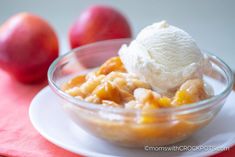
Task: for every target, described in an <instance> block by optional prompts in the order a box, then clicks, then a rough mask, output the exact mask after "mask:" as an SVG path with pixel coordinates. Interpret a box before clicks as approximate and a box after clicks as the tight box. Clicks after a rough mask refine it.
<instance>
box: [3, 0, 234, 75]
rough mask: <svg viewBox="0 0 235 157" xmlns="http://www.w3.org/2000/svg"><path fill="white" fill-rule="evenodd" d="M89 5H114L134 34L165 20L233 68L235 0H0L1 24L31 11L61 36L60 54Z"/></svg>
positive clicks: (64, 50) (65, 48) (67, 48)
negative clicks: (14, 16)
mask: <svg viewBox="0 0 235 157" xmlns="http://www.w3.org/2000/svg"><path fill="white" fill-rule="evenodd" d="M92 4H106V5H110V6H114V7H115V8H117V9H118V10H120V11H121V12H122V13H123V14H124V15H126V17H127V18H128V19H129V22H130V24H131V26H132V29H133V34H134V37H135V35H136V34H137V33H138V32H139V31H140V29H142V28H143V27H145V26H146V25H149V24H152V23H154V22H156V21H160V20H167V21H168V22H169V23H170V24H172V25H175V26H178V27H180V28H182V29H184V30H185V31H187V32H188V33H189V34H191V35H192V36H193V37H194V39H195V40H196V41H197V43H198V45H199V46H200V47H201V48H202V49H205V50H208V51H209V52H212V53H214V54H216V55H218V56H220V57H221V58H223V59H224V60H225V61H226V63H228V64H229V65H230V66H231V68H232V69H233V70H234V71H235V47H233V46H234V45H235V8H234V7H235V1H233V0H223V1H222V0H177V1H172V0H68V1H65V0H64V1H62V0H57V1H56V0H50V1H48V0H40V1H39V0H38V1H35V0H34V1H31V0H20V1H19V0H0V24H2V23H3V22H4V21H5V20H6V19H7V18H9V17H10V16H12V15H14V14H16V13H18V12H25V11H26V12H32V13H35V14H38V15H40V16H42V17H43V18H44V19H46V20H48V21H49V23H50V24H51V25H52V26H53V27H54V28H55V30H56V32H57V34H58V36H59V38H60V53H65V52H67V51H68V50H69V46H68V45H69V44H68V37H67V33H68V29H69V27H70V25H71V24H72V23H73V22H74V20H75V19H76V18H77V17H78V16H79V15H80V13H81V12H82V11H83V10H84V9H85V8H87V7H88V6H90V5H92Z"/></svg>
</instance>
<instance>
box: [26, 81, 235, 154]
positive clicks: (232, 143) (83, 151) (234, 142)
mask: <svg viewBox="0 0 235 157" xmlns="http://www.w3.org/2000/svg"><path fill="white" fill-rule="evenodd" d="M46 92H52V90H51V89H50V87H49V85H47V86H45V87H44V88H42V89H41V90H40V91H39V92H38V93H37V94H36V95H35V96H34V97H33V99H32V100H31V102H30V106H29V109H28V115H29V120H30V122H31V124H32V126H33V127H34V128H35V130H36V131H37V132H38V133H39V134H40V135H41V136H42V137H44V138H45V139H46V140H48V141H49V142H51V143H53V144H55V145H56V146H58V147H60V148H62V149H65V150H67V151H69V152H72V153H75V154H77V155H85V156H95V157H117V156H114V155H111V156H110V155H105V154H101V153H98V152H94V151H89V150H86V149H83V148H79V149H75V148H74V147H70V146H68V145H66V144H63V142H61V141H59V140H57V139H55V138H53V137H50V136H49V135H48V134H47V133H46V132H45V131H43V130H42V129H41V128H40V127H39V126H38V125H37V124H36V122H35V121H34V118H33V116H34V115H33V106H34V104H36V103H37V99H38V97H39V96H40V95H43V93H46ZM231 93H235V92H234V91H232V92H231ZM231 93H230V94H231ZM53 94H54V93H53ZM233 146H235V140H231V141H230V142H228V143H227V144H224V147H228V148H231V147H233ZM221 152H224V151H206V152H203V153H200V154H195V155H191V157H198V156H202V155H203V156H211V155H216V154H219V153H221Z"/></svg>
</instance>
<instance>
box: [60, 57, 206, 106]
mask: <svg viewBox="0 0 235 157" xmlns="http://www.w3.org/2000/svg"><path fill="white" fill-rule="evenodd" d="M62 89H63V90H64V91H65V92H66V93H68V94H69V95H71V96H73V97H76V98H79V99H82V100H85V101H88V102H91V103H95V104H101V105H104V106H112V107H123V108H130V109H143V110H145V109H158V108H168V107H176V106H181V105H187V104H191V103H195V102H198V101H201V100H203V99H206V98H208V97H209V95H208V94H207V92H206V90H205V87H204V82H203V80H201V79H192V80H188V81H186V82H185V83H183V84H182V85H181V86H180V88H179V89H178V90H177V91H176V92H175V95H174V96H173V97H167V96H164V95H160V94H158V93H157V92H155V91H153V90H152V89H151V87H150V85H149V84H148V83H147V82H144V81H141V80H140V79H139V78H138V77H137V76H135V75H133V74H129V73H127V71H126V69H125V67H124V65H123V64H122V62H121V59H120V58H119V57H113V58H110V59H109V60H107V61H106V62H105V63H104V64H103V65H101V66H100V67H99V68H98V69H97V70H94V71H92V72H89V73H88V74H86V75H79V76H77V77H75V78H73V79H71V80H69V81H68V82H66V83H65V84H63V86H62Z"/></svg>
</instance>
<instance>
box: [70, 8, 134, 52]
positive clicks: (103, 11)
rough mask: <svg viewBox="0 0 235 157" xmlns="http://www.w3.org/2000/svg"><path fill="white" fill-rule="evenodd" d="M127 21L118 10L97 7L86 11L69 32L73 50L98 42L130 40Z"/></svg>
mask: <svg viewBox="0 0 235 157" xmlns="http://www.w3.org/2000/svg"><path fill="white" fill-rule="evenodd" d="M131 35H132V33H131V28H130V26H129V24H128V21H127V19H126V18H125V17H124V16H123V15H122V14H121V13H120V12H119V11H117V10H116V9H114V8H112V7H109V6H102V5H95V6H92V7H90V8H88V9H86V10H85V11H84V12H83V13H82V14H81V16H80V17H79V18H78V20H77V21H75V23H74V24H73V25H72V26H71V28H70V30H69V40H70V46H71V48H76V47H79V46H81V45H85V44H89V43H92V42H96V41H101V40H108V39H119V38H130V37H131Z"/></svg>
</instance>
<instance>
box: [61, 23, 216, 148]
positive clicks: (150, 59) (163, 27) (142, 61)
mask: <svg viewBox="0 0 235 157" xmlns="http://www.w3.org/2000/svg"><path fill="white" fill-rule="evenodd" d="M118 53H119V55H118V56H114V57H112V58H110V59H108V60H107V61H106V62H105V63H103V64H102V65H101V66H100V67H98V68H96V69H93V70H91V71H89V72H87V73H85V74H81V75H78V76H76V77H74V78H72V79H70V80H69V81H67V82H65V83H63V84H62V86H61V88H62V90H63V91H64V92H65V93H67V94H68V95H70V96H72V97H74V98H76V99H77V103H80V104H83V105H91V106H92V105H93V106H95V107H97V106H100V108H99V110H97V112H96V110H95V111H94V112H95V113H92V112H90V111H89V110H84V109H83V108H82V107H78V106H76V105H74V104H69V103H66V102H65V103H64V108H65V109H66V110H67V111H68V113H69V114H70V115H71V117H73V119H74V121H75V122H76V123H78V124H79V125H80V126H83V128H85V129H86V131H88V132H91V133H92V134H93V135H96V136H98V137H100V138H102V139H105V140H106V141H110V142H112V143H115V144H119V145H122V146H128V147H142V146H145V145H152V146H161V145H168V144H172V143H175V142H178V141H181V140H183V139H185V138H187V137H189V136H190V135H192V134H193V133H194V132H195V131H197V130H198V129H200V128H202V127H203V126H205V125H206V124H208V122H209V121H210V120H211V119H212V118H213V116H212V114H210V112H209V111H208V110H206V109H204V110H193V109H192V110H190V109H189V110H187V111H186V110H183V108H184V106H189V105H191V106H195V104H194V105H192V104H193V103H197V102H199V101H202V100H205V99H207V98H209V97H211V96H212V95H213V92H209V91H211V90H208V89H207V86H208V85H207V84H206V83H205V82H204V80H203V73H204V70H208V69H210V67H211V65H210V62H209V61H208V59H207V57H206V56H205V55H203V54H202V53H201V51H200V49H199V48H198V46H197V45H196V43H195V41H194V40H193V38H192V37H191V36H190V35H189V34H188V33H186V32H185V31H183V30H181V29H179V28H177V27H174V26H171V25H169V24H168V23H167V22H166V21H161V22H159V23H154V24H153V25H150V26H147V27H146V28H144V29H143V30H142V31H141V32H140V33H139V34H138V35H137V37H136V39H134V40H133V41H132V42H131V43H130V44H129V45H128V46H127V45H123V46H122V47H121V48H120V49H119V52H118ZM76 99H75V100H76ZM84 102H89V103H84ZM93 106H92V107H91V108H93ZM101 107H102V108H101ZM180 108H181V109H182V110H177V109H180ZM119 111H120V112H119ZM160 111H161V112H160ZM88 115H89V116H88Z"/></svg>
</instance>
